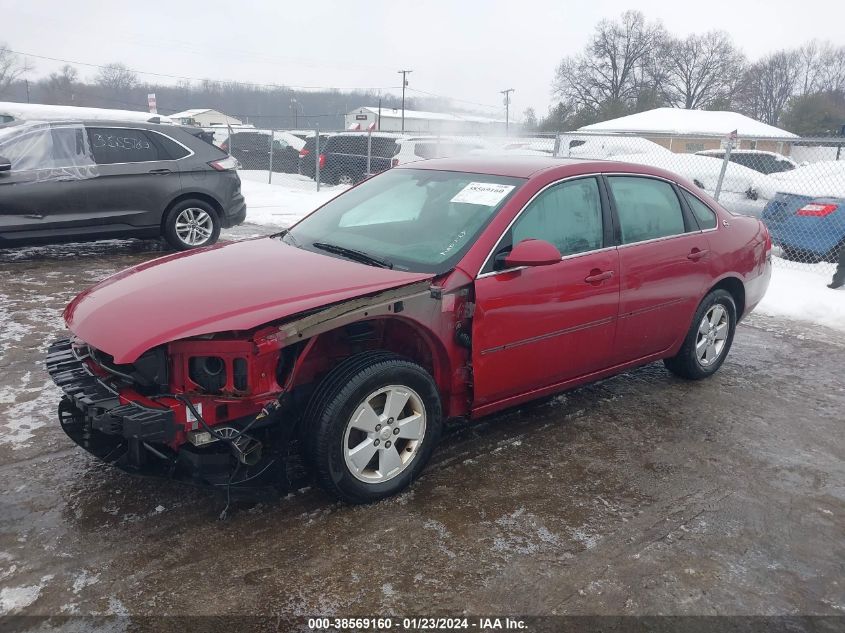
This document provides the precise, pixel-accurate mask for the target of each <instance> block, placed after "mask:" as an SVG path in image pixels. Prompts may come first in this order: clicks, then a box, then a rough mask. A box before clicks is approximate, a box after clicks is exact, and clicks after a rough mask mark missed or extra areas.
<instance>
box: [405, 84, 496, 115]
mask: <svg viewBox="0 0 845 633" xmlns="http://www.w3.org/2000/svg"><path fill="white" fill-rule="evenodd" d="M408 90H410V91H411V92H419V93H421V94H424V95H428V96H429V97H437V98H438V99H449V101H457V102H459V103H469V104H471V105H476V106H481V107H482V108H490V109H494V110H497V109H498V108H499V106H494V105H490V104H489V103H478V102H477V101H467V100H466V99H458V98H456V97H449V96H447V95H439V94H435V93H433V92H426V91H425V90H419V89H418V88H411V87H410V86H408Z"/></svg>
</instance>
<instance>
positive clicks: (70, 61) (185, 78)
mask: <svg viewBox="0 0 845 633" xmlns="http://www.w3.org/2000/svg"><path fill="white" fill-rule="evenodd" d="M7 50H8V51H9V52H11V53H15V54H17V55H23V56H25V57H34V58H36V59H44V60H47V61H53V62H61V63H63V64H73V65H77V66H86V67H88V68H99V69H106V68H109V66H107V65H105V64H92V63H90V62H82V61H78V60H73V59H64V58H61V57H50V56H48V55H36V54H35V53H27V52H24V51H17V50H12V49H7ZM126 70H127V71H129V72H133V73H136V74H138V75H147V76H150V77H160V78H163V79H174V80H182V81H199V82H212V83H221V84H230V85H236V86H252V87H257V88H270V89H274V90H279V89H288V90H329V91H331V90H347V91H362V92H368V91H370V92H371V91H380V90H385V91H387V90H396V89H398V88H399V87H400V86H386V87H385V86H381V87H379V86H369V87H364V86H358V87H346V88H338V87H337V86H294V85H285V84H267V83H260V82H250V81H234V80H228V79H223V80H220V79H210V78H207V77H192V76H188V75H170V74H167V73H158V72H152V71H146V70H138V69H135V68H126ZM398 72H399V73H401V74H402V86H401V88H402V93H403V94H402V103H403V106H402V110H403V113H404V109H405V108H404V102H405V97H404V92H405V89H406V88H407V90H410V91H411V92H417V93H419V94H424V95H427V96H430V97H436V98H438V99H448V100H449V101H455V102H457V103H467V104H470V105H474V106H479V107H482V108H491V109H495V108H497V106H494V105H490V104H488V103H479V102H477V101H470V100H467V99H458V98H456V97H450V96H448V95H442V94H437V93H434V92H429V91H426V90H420V89H419V88H411V87H410V86H407V83H408V82H407V80H406V74H407V73H411V72H413V71H411V70H400V71H398ZM103 99H104V100H111V101H114V102H120V103H124V104H126V105H133V106H136V107H137V104H134V103H131V104H130V103H128V102H124V101H120V100H115V99H108V98H105V97H104V98H103ZM174 112H176V110H174ZM246 116H252V115H246ZM255 116H259V115H255ZM308 116H334V115H308Z"/></svg>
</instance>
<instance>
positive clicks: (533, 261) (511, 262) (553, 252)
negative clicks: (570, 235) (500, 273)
mask: <svg viewBox="0 0 845 633" xmlns="http://www.w3.org/2000/svg"><path fill="white" fill-rule="evenodd" d="M560 259H561V255H560V251H559V250H557V247H556V246H555V245H554V244H552V243H551V242H547V241H546V240H536V239H533V238H531V239H527V240H522V241H521V242H520V243H519V244H517V245H516V246H514V247H513V250H511V252H510V253H508V255H507V257H505V266H507V267H509V268H514V267H517V266H549V265H551V264H557V263H558V262H559V261H560Z"/></svg>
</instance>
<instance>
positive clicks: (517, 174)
mask: <svg viewBox="0 0 845 633" xmlns="http://www.w3.org/2000/svg"><path fill="white" fill-rule="evenodd" d="M394 169H432V170H440V171H461V172H467V173H473V174H485V175H489V176H510V177H513V178H531V177H532V176H536V175H538V174H540V173H542V172H547V171H552V170H555V171H556V173H555V176H556V177H559V178H567V177H569V176H579V175H581V174H596V173H629V174H639V175H643V176H656V177H658V178H665V179H667V180H671V181H673V182H677V183H679V184H682V185H684V186H687V187H694V185H693V184H692V183H690V182H689V181H688V180H687V179H686V178H684V177H683V176H680V175H678V174H675V173H673V172H670V171H667V170H665V169H660V168H659V167H652V166H650V165H642V164H639V163H626V162H622V161H615V160H613V159H608V160H602V159H596V158H591V159H586V158H555V157H553V156H461V157H455V158H432V159H429V160H420V161H414V162H410V163H404V164H402V165H397V166H396V167H394Z"/></svg>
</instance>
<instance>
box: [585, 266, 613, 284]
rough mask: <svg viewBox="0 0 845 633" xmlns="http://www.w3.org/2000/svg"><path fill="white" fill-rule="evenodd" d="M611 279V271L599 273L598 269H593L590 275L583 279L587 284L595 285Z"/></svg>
mask: <svg viewBox="0 0 845 633" xmlns="http://www.w3.org/2000/svg"><path fill="white" fill-rule="evenodd" d="M611 277H613V271H612V270H605V271H601V270H598V269H593V270H591V271H590V274H589V275H587V276H586V277H585V278H584V281H586V282H587V283H588V284H595V283H599V282H601V281H605V280H606V279H610V278H611Z"/></svg>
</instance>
